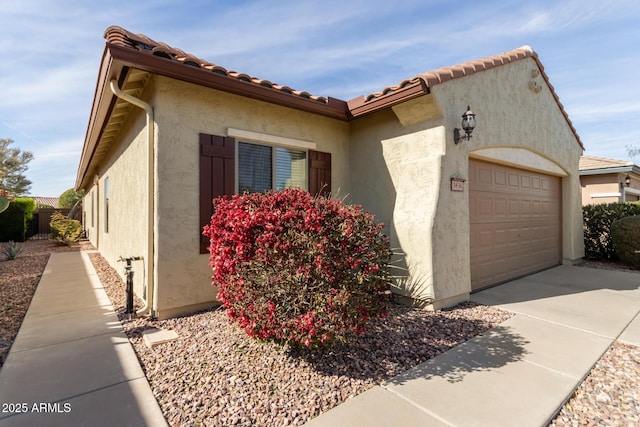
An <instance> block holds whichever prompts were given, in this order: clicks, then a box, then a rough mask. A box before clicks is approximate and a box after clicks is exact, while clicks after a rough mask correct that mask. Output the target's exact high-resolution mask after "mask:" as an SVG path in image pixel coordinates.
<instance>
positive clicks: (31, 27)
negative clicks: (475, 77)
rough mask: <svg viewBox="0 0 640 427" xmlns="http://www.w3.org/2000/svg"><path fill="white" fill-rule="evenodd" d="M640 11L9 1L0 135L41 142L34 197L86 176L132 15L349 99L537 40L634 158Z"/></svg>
mask: <svg viewBox="0 0 640 427" xmlns="http://www.w3.org/2000/svg"><path fill="white" fill-rule="evenodd" d="M639 22H640V2H638V1H637V0H620V1H615V0H614V1H602V0H598V1H594V0H579V1H574V0H565V1H551V0H544V1H535V2H530V1H522V2H520V1H508V0H489V1H477V2H471V1H450V0H449V1H445V0H443V1H429V0H415V1H413V0H409V1H403V0H396V1H389V0H364V1H360V0H354V1H351V0H342V1H333V0H323V1H301V0H296V1H292V0H278V1H268V0H266V1H265V0H263V1H233V2H230V1H229V2H227V1H204V0H191V1H189V2H182V1H178V0H175V1H169V0H151V1H146V0H141V1H131V0H127V1H121V0H115V1H108V2H97V1H93V0H90V1H89V0H87V1H70V0H57V1H51V0H21V1H15V0H0V138H11V139H13V140H14V141H15V143H14V146H16V147H19V148H20V149H22V150H25V151H31V152H32V153H33V154H34V157H35V159H34V160H33V161H32V162H31V163H30V164H29V169H28V171H27V177H28V178H29V179H30V180H31V181H33V185H32V187H31V195H34V196H58V195H60V194H61V193H62V192H63V191H65V190H66V189H68V188H70V187H73V185H74V184H75V175H76V171H77V167H78V162H79V159H80V153H81V150H82V143H83V141H84V136H85V132H86V128H87V121H88V117H89V112H90V108H91V102H92V99H93V93H94V89H95V84H96V78H97V75H98V67H99V64H100V58H101V55H102V52H103V49H104V43H105V42H104V38H103V34H104V30H105V29H106V28H107V27H108V26H110V25H119V26H121V27H123V28H125V29H127V30H129V31H132V32H134V33H142V34H146V35H147V36H149V37H151V38H152V39H154V40H157V41H163V42H165V43H167V44H169V45H171V46H174V47H178V48H180V49H182V50H184V51H185V52H188V53H191V54H194V55H195V56H198V57H200V58H203V59H206V60H207V61H210V62H212V63H215V64H219V65H221V66H223V67H225V68H227V69H230V70H235V71H239V72H244V73H247V74H250V75H253V76H257V77H260V78H263V79H268V80H270V81H272V82H275V83H278V84H282V85H288V86H290V87H292V88H294V89H297V90H305V91H308V92H310V93H312V94H314V95H322V96H332V97H334V98H340V99H344V100H349V99H351V98H354V97H356V96H359V95H367V94H369V93H372V92H377V91H378V90H380V89H382V88H383V87H385V86H389V85H394V84H396V83H398V82H400V81H402V80H404V79H406V78H409V77H412V76H414V75H416V74H419V73H423V72H426V71H428V70H432V69H436V68H440V67H443V66H449V65H454V64H458V63H461V62H466V61H470V60H473V59H477V58H481V57H485V56H490V55H494V54H498V53H502V52H505V51H509V50H512V49H515V48H518V47H520V46H523V45H530V46H532V47H533V48H534V49H535V50H536V52H537V53H538V55H539V58H540V60H541V62H542V64H543V65H544V67H545V71H546V72H547V74H548V76H549V78H550V80H551V83H552V85H553V86H554V87H555V90H556V92H557V94H558V95H559V97H560V101H561V102H562V103H563V105H564V106H565V108H566V110H567V112H568V114H569V117H570V118H571V120H572V121H573V123H574V126H575V127H576V129H577V131H578V134H579V135H580V137H581V139H582V141H583V143H584V145H585V147H586V152H585V154H589V155H594V156H602V157H610V158H615V159H624V160H626V159H628V157H627V150H626V147H627V146H629V145H636V146H640V127H639V126H637V125H635V119H636V118H638V117H640V114H639V113H640V89H639V84H638V77H637V75H638V70H640V49H639V48H638V40H640V24H639ZM635 161H636V163H638V162H640V159H635Z"/></svg>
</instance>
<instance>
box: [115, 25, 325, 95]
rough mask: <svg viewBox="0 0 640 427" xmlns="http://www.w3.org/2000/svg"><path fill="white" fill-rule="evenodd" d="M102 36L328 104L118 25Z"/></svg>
mask: <svg viewBox="0 0 640 427" xmlns="http://www.w3.org/2000/svg"><path fill="white" fill-rule="evenodd" d="M104 38H105V39H106V41H107V43H111V44H115V45H119V46H123V47H128V48H131V49H135V50H138V51H140V52H144V53H148V54H149V55H155V56H160V57H163V58H166V59H169V60H172V61H176V62H179V63H183V64H185V65H190V66H192V67H196V68H202V69H205V70H209V71H211V72H213V73H217V74H221V75H225V76H227V77H229V78H232V79H236V80H240V81H244V82H247V83H250V84H255V85H258V86H264V87H268V88H270V89H273V90H276V91H279V92H282V93H288V94H291V95H295V96H298V97H300V98H304V99H310V100H312V101H316V102H318V103H322V104H328V102H329V101H328V99H327V98H325V97H322V96H315V95H311V94H310V93H309V92H304V91H298V90H294V89H292V88H290V87H289V86H281V85H277V84H274V83H272V82H270V81H268V80H263V79H260V78H257V77H252V76H249V75H248V74H245V73H238V72H236V71H230V70H227V69H226V68H224V67H221V66H219V65H216V64H211V63H209V62H207V61H205V60H203V59H200V58H198V57H197V56H194V55H191V54H189V53H186V52H184V51H182V50H180V49H178V48H175V47H171V46H169V45H167V44H165V43H162V42H157V41H155V40H152V39H150V38H149V37H147V36H145V35H144V34H134V33H131V32H129V31H127V30H125V29H124V28H121V27H118V26H111V27H109V28H107V29H106V31H105V33H104Z"/></svg>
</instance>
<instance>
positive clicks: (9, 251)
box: [2, 240, 22, 260]
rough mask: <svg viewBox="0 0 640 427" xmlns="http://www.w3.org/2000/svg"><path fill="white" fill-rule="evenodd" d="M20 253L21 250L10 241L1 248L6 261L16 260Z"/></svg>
mask: <svg viewBox="0 0 640 427" xmlns="http://www.w3.org/2000/svg"><path fill="white" fill-rule="evenodd" d="M20 252H22V248H21V247H20V246H18V244H17V243H16V242H14V241H13V240H10V241H9V242H7V243H6V244H5V245H4V246H3V247H2V254H3V255H4V256H5V258H6V259H8V260H11V259H16V258H17V257H18V255H20Z"/></svg>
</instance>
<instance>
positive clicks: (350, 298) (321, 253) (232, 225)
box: [204, 189, 391, 347]
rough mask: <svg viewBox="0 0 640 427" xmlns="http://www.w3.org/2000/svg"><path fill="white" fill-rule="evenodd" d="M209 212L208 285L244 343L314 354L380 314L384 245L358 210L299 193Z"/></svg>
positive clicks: (228, 203) (231, 202) (239, 201)
mask: <svg viewBox="0 0 640 427" xmlns="http://www.w3.org/2000/svg"><path fill="white" fill-rule="evenodd" d="M213 203H214V213H213V216H212V217H211V223H210V224H209V225H208V226H206V227H205V228H204V235H205V236H207V237H209V239H210V246H209V251H210V258H209V260H210V263H209V264H210V265H211V267H212V268H213V277H212V279H213V285H214V286H217V287H218V289H219V292H218V299H219V300H220V301H221V302H222V303H223V304H224V306H225V308H226V309H227V313H228V315H229V316H230V317H231V318H232V319H233V320H234V321H236V322H237V323H238V324H239V326H240V327H241V328H243V329H244V330H245V331H246V333H247V334H249V336H251V337H254V338H257V339H261V340H269V341H275V342H278V343H283V344H284V343H287V344H289V345H294V346H295V345H299V346H306V347H312V346H320V345H326V344H328V343H331V342H334V341H341V340H344V339H345V338H346V337H347V335H348V334H350V333H351V332H355V333H356V334H360V333H362V332H363V331H364V329H365V324H366V323H367V321H368V320H369V319H371V318H373V317H380V316H384V315H386V311H385V301H384V295H383V294H384V292H385V291H387V290H388V289H389V273H388V272H387V268H386V265H387V263H388V262H389V260H390V257H391V250H390V249H389V241H388V239H387V237H386V236H385V235H384V234H382V229H383V227H384V226H383V225H382V224H376V223H375V219H374V217H373V215H371V214H370V213H368V212H365V211H363V210H362V208H361V207H359V206H352V205H346V204H344V203H343V202H341V201H339V200H331V199H327V198H324V197H313V196H311V194H309V193H308V192H306V191H304V190H297V189H287V190H284V191H279V192H268V193H263V194H260V193H254V194H245V195H242V196H239V195H236V196H233V197H232V198H230V199H229V198H226V197H221V198H217V199H215V200H214V201H213Z"/></svg>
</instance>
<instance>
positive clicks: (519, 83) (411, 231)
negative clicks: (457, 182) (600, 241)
mask: <svg viewBox="0 0 640 427" xmlns="http://www.w3.org/2000/svg"><path fill="white" fill-rule="evenodd" d="M534 69H537V65H536V63H535V61H534V60H533V59H525V60H521V61H517V62H515V63H512V64H508V65H505V66H501V67H496V68H493V69H491V70H490V71H486V72H479V73H475V74H472V75H470V76H466V77H462V78H458V79H454V80H450V81H448V82H445V83H441V84H439V85H436V86H434V87H433V88H432V89H431V95H426V96H423V97H421V98H418V99H415V100H412V101H409V103H407V105H406V106H405V107H400V106H398V107H395V108H394V110H393V112H392V111H382V112H378V113H375V114H373V115H371V116H368V117H364V118H361V119H358V120H356V121H355V122H354V123H352V130H351V170H352V172H353V176H352V179H351V183H352V189H353V199H354V201H356V202H357V203H361V204H363V205H364V206H365V208H367V209H369V210H371V211H372V212H373V213H375V214H376V215H377V216H378V218H379V219H380V220H382V221H384V222H385V223H387V224H389V233H390V235H391V237H392V244H394V245H398V247H400V248H401V250H402V251H403V252H404V253H405V256H404V259H403V261H404V263H405V264H404V265H405V266H406V267H407V269H408V271H409V273H410V275H409V277H408V279H407V282H406V283H401V284H400V286H404V287H405V293H408V294H411V295H412V296H413V297H416V298H419V299H425V300H430V299H434V300H435V304H434V306H435V307H439V306H445V305H452V304H455V303H456V302H458V301H461V300H464V299H466V298H468V294H469V292H470V289H471V286H470V282H471V276H470V253H469V232H470V230H469V194H468V189H467V188H465V191H464V192H453V191H451V187H450V178H452V177H456V178H463V179H467V177H468V159H469V157H473V156H475V157H478V158H482V159H484V160H488V161H494V162H498V163H504V164H509V165H511V166H516V167H521V168H525V169H532V170H536V171H541V172H545V173H549V174H552V175H556V176H561V177H562V185H563V196H562V198H563V200H562V205H563V258H564V259H565V262H572V261H574V260H576V259H579V258H581V257H582V255H583V240H582V213H581V199H580V182H579V178H578V162H579V158H580V155H581V154H582V150H581V147H580V146H579V144H578V143H577V141H576V139H575V137H574V135H573V133H572V132H571V129H570V128H569V126H568V124H567V122H566V120H565V118H564V116H563V115H562V113H561V111H560V109H559V108H558V106H557V104H556V101H555V100H554V99H553V95H552V94H551V92H550V91H549V89H548V87H546V85H542V81H541V77H540V76H537V77H534V76H533V75H532V70H534ZM531 80H535V81H537V84H538V86H540V85H542V86H543V88H542V90H541V91H539V92H538V93H535V92H533V91H531V90H530V89H529V84H530V81H531ZM467 105H470V106H471V108H472V110H473V111H474V113H476V115H477V120H478V125H477V127H476V130H475V131H474V133H473V138H472V139H471V141H463V142H461V143H459V144H455V143H454V140H453V128H454V127H460V121H461V115H462V114H463V113H464V112H465V110H466V107H467ZM474 152H475V153H476V154H474Z"/></svg>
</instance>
